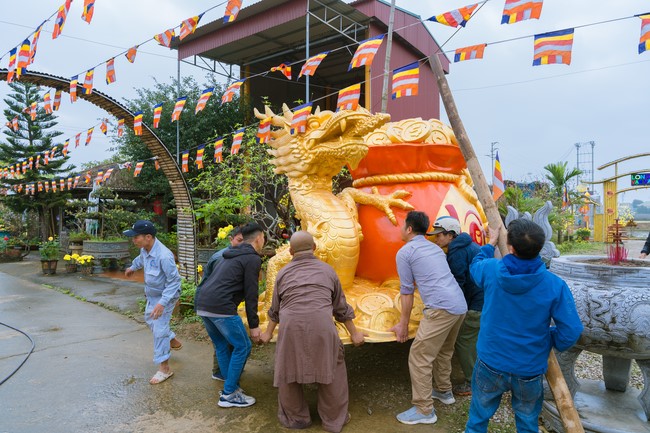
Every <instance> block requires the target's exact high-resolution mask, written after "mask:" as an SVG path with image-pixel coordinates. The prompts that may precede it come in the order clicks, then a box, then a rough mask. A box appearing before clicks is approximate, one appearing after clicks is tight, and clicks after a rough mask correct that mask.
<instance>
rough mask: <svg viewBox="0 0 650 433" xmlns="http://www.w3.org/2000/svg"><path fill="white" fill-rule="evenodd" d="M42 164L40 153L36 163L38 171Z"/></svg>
mask: <svg viewBox="0 0 650 433" xmlns="http://www.w3.org/2000/svg"><path fill="white" fill-rule="evenodd" d="M40 162H41V154H40V153H39V154H38V155H36V163H35V167H36V168H37V169H38V167H39V165H40Z"/></svg>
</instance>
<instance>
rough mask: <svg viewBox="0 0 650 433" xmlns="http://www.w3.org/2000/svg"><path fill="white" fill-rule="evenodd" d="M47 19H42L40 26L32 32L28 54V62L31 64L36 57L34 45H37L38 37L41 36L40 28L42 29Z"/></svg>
mask: <svg viewBox="0 0 650 433" xmlns="http://www.w3.org/2000/svg"><path fill="white" fill-rule="evenodd" d="M46 22H47V21H43V22H42V23H41V25H40V26H38V27H37V28H36V31H35V32H34V37H33V38H32V52H31V53H30V55H29V63H30V64H32V63H34V59H35V58H36V45H38V39H39V38H40V37H41V30H43V25H44V24H45V23H46Z"/></svg>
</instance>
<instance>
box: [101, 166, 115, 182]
mask: <svg viewBox="0 0 650 433" xmlns="http://www.w3.org/2000/svg"><path fill="white" fill-rule="evenodd" d="M113 170H114V169H113V168H109V169H108V170H106V174H104V177H103V178H102V182H104V183H105V182H106V181H107V180H108V179H109V178H110V177H111V174H113Z"/></svg>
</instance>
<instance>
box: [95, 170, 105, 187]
mask: <svg viewBox="0 0 650 433" xmlns="http://www.w3.org/2000/svg"><path fill="white" fill-rule="evenodd" d="M102 179H104V171H103V170H100V171H98V172H97V176H96V177H95V183H96V184H97V185H99V184H101V183H102Z"/></svg>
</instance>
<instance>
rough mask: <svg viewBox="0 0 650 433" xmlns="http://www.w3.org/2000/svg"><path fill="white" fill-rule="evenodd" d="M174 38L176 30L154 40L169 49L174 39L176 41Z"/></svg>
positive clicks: (161, 34) (170, 30) (167, 31)
mask: <svg viewBox="0 0 650 433" xmlns="http://www.w3.org/2000/svg"><path fill="white" fill-rule="evenodd" d="M174 36H175V32H174V29H169V30H165V31H164V32H162V33H159V34H157V35H155V36H154V37H153V38H154V39H155V40H156V42H158V43H159V44H160V45H164V46H165V47H167V48H169V47H170V46H171V44H172V39H174Z"/></svg>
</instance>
